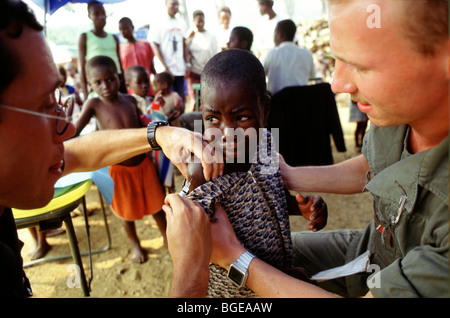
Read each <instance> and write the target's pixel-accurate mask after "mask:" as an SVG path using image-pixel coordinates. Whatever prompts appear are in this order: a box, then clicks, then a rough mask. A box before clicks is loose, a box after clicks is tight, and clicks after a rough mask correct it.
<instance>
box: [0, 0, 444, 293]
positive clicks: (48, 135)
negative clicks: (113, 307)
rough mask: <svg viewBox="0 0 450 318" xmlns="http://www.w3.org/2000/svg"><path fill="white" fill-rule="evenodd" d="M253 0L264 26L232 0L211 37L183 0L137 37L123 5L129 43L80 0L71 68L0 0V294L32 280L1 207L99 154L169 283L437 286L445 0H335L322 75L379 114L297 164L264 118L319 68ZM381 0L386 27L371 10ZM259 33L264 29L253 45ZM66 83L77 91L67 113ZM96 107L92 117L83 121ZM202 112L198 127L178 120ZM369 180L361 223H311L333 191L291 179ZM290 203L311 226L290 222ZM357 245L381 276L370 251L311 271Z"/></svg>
mask: <svg viewBox="0 0 450 318" xmlns="http://www.w3.org/2000/svg"><path fill="white" fill-rule="evenodd" d="M257 1H258V4H259V7H260V13H261V15H262V16H265V15H267V17H268V21H266V23H265V25H264V27H265V28H267V30H266V31H264V34H263V37H262V38H261V37H260V34H258V33H255V34H254V33H253V32H252V30H249V29H248V28H246V27H242V26H237V27H234V28H232V29H230V19H231V11H230V10H229V9H228V8H222V9H221V10H220V11H219V13H218V17H219V19H220V21H221V22H222V23H223V32H221V34H217V35H218V36H217V37H216V36H215V34H213V33H212V32H209V31H208V30H206V29H205V19H206V17H205V14H204V13H203V12H202V11H201V10H196V11H195V12H194V13H193V16H192V19H193V23H194V25H195V28H194V30H193V31H191V32H189V33H186V28H185V26H184V25H183V21H182V20H181V19H180V18H179V15H178V11H179V2H178V0H165V3H166V7H167V14H166V15H165V16H164V19H163V20H162V21H161V22H160V23H159V24H157V25H154V26H151V28H150V32H149V35H148V39H147V41H144V40H137V39H136V38H135V36H134V34H133V30H134V25H133V22H132V20H131V19H130V18H127V17H124V18H123V19H121V20H120V22H119V26H118V29H119V30H120V33H121V35H122V37H123V38H124V39H125V42H124V43H120V41H119V39H118V38H117V37H116V36H114V35H113V34H109V33H107V32H106V31H105V30H104V27H105V25H106V12H105V9H104V7H103V4H102V3H101V2H99V1H90V2H89V3H88V5H87V9H88V16H89V18H90V19H91V20H92V23H93V29H92V30H90V31H87V32H85V33H82V34H81V35H80V38H79V59H78V63H79V77H77V75H76V72H74V65H72V64H67V65H66V67H65V68H61V67H60V68H58V67H57V66H56V65H55V64H54V62H53V60H52V56H51V53H50V50H49V47H48V44H47V43H46V39H45V37H44V35H43V33H42V31H43V27H42V26H41V25H40V24H39V23H38V22H37V21H36V19H35V17H34V14H33V13H32V12H31V11H30V10H29V9H28V7H27V6H26V4H24V3H23V2H22V1H17V0H5V1H2V2H0V20H1V21H3V22H2V24H1V25H0V44H1V46H2V48H4V49H2V52H1V54H0V55H1V58H0V68H1V69H2V73H1V81H0V146H1V148H2V149H3V152H4V155H3V156H2V159H1V164H0V167H1V168H0V176H1V177H0V180H1V181H0V259H1V260H2V261H1V262H0V295H2V296H15V297H26V296H30V295H31V290H32V286H30V284H29V281H28V279H27V277H26V274H25V272H24V271H23V268H22V262H23V261H22V257H21V248H22V243H21V242H20V240H19V239H18V236H17V232H16V228H15V224H14V219H13V216H12V210H11V209H12V208H20V209H31V208H37V207H42V206H44V205H45V204H47V203H48V202H49V201H50V200H51V199H52V198H53V193H54V184H55V182H56V181H57V180H58V179H59V178H61V177H62V176H64V175H67V174H70V173H72V172H80V171H94V170H97V169H100V168H103V167H107V166H109V173H110V175H111V177H112V179H113V180H114V197H113V202H112V204H111V208H112V210H113V211H114V213H115V215H116V216H117V217H118V218H119V219H120V220H121V221H122V224H123V227H124V229H125V231H126V233H127V235H128V238H129V240H130V244H131V247H132V253H131V259H132V261H133V262H137V263H142V262H145V253H144V251H143V250H142V248H141V246H140V239H139V238H138V236H137V233H136V229H135V222H136V221H138V220H140V219H142V218H143V217H144V216H145V215H152V216H153V217H154V219H155V221H156V223H157V225H158V227H159V229H160V231H161V235H162V236H163V238H164V244H165V245H166V247H167V248H168V250H169V252H170V255H171V257H172V261H173V268H174V271H173V277H172V282H171V287H170V292H169V295H168V296H169V297H206V296H209V297H333V296H336V295H339V296H344V297H361V296H366V297H448V295H449V291H448V288H449V277H448V269H449V268H448V142H449V141H448V130H449V126H448V124H449V122H448V119H449V116H448V68H447V67H446V66H445V65H447V64H448V63H447V62H448V45H449V39H448V17H447V12H448V11H447V10H448V2H447V1H445V0H436V1H426V0H418V2H415V3H414V4H411V3H409V2H393V1H389V0H370V1H368V0H367V1H366V0H364V1H361V0H346V1H336V0H328V3H329V24H330V30H331V34H332V37H331V39H332V40H331V47H332V51H333V55H334V58H335V60H336V65H335V67H336V68H335V74H334V77H333V82H332V88H333V91H334V92H336V93H338V92H339V93H346V94H349V95H351V100H352V104H353V106H354V105H356V106H357V108H358V109H359V111H360V112H361V113H363V114H364V115H365V116H356V115H355V119H354V120H355V121H357V122H358V123H360V122H364V123H366V124H367V120H370V121H371V123H372V125H371V127H370V129H369V131H368V132H366V126H365V125H364V124H361V125H362V127H361V125H359V124H358V129H357V134H355V141H356V143H357V144H356V145H357V147H360V148H361V152H362V154H361V155H359V156H358V157H355V158H352V159H349V160H347V161H345V162H342V163H339V164H336V165H330V166H313V167H291V166H289V165H288V164H286V163H285V162H284V160H283V158H282V156H279V155H278V154H277V153H276V152H275V151H274V147H273V144H272V138H271V134H270V132H268V131H267V130H266V129H264V127H265V121H266V119H267V116H268V114H269V112H270V101H271V97H272V96H273V95H275V94H277V93H278V92H279V91H281V90H283V88H285V87H289V86H304V85H308V82H309V80H310V79H312V78H315V77H316V74H317V73H319V71H320V72H323V69H320V68H318V69H317V70H318V72H316V67H317V64H315V62H314V58H313V55H312V53H311V52H310V51H308V50H306V49H304V48H300V47H299V46H298V44H297V42H298V41H297V39H296V36H298V35H297V32H296V30H297V27H296V25H295V23H294V22H293V21H292V20H289V19H285V20H283V19H280V18H279V16H278V15H277V14H276V13H275V11H274V10H273V4H274V2H273V1H272V0H257ZM374 2H376V5H378V6H380V7H382V8H383V10H382V12H383V26H382V28H385V29H388V30H390V32H387V33H386V32H381V31H382V30H380V29H378V28H372V27H369V26H368V24H367V15H368V13H367V12H368V11H367V7H368V6H369V4H370V5H373V3H374ZM411 16H414V17H415V19H413V21H411V19H410V17H411ZM429 16H433V17H435V19H434V20H433V21H430V19H428V17H429ZM416 21H420V23H416ZM405 25H406V26H405ZM269 29H270V30H269ZM222 33H223V34H222ZM272 34H273V37H272ZM219 35H220V36H219ZM227 37H228V41H227V45H226V47H225V44H224V42H225V40H224V38H225V39H226V38H227ZM268 38H270V39H273V41H267V39H268ZM255 42H256V43H258V42H260V43H264V45H258V48H262V49H261V50H259V51H257V52H252V45H253V43H255ZM386 45H388V47H389V50H386V48H385V47H386ZM411 61H414V63H411ZM156 64H158V65H156ZM322 66H323V65H322ZM158 68H159V70H158ZM62 79H63V80H62ZM152 79H153V83H152V82H151V81H152ZM198 84H200V87H201V95H200V96H201V97H200V101H201V102H200V104H199V105H194V104H191V105H190V106H189V107H190V108H193V107H197V108H198V111H197V112H192V113H186V106H187V105H186V104H187V102H188V101H190V102H191V103H193V102H194V101H195V100H196V99H195V89H194V86H195V85H198ZM23 87H27V88H28V89H27V91H26V93H24V92H23ZM55 90H57V93H55ZM61 94H74V95H75V97H76V100H77V103H78V104H79V115H77V118H75V120H74V122H71V119H72V117H71V116H72V115H73V114H71V113H69V114H66V111H67V108H65V107H63V106H62V105H61V104H60V98H59V97H60V95H61ZM186 96H188V98H186ZM354 114H356V111H355V112H354ZM356 117H357V118H356ZM92 118H95V120H96V125H97V130H98V131H95V132H93V133H89V134H85V135H83V134H82V131H83V128H84V127H85V126H86V125H87V124H88V123H89V122H90V120H91V119H92ZM195 119H201V120H202V124H203V128H204V132H203V131H202V132H196V131H192V130H189V129H185V128H182V127H187V126H192V123H193V121H194V120H195ZM352 120H353V119H352ZM238 131H239V132H240V131H243V132H244V133H243V134H240V133H237V132H238ZM203 133H204V134H203ZM80 135H82V136H80ZM293 137H294V138H295V136H293ZM252 146H254V147H252ZM300 146H301V145H299V147H300ZM306 151H307V149H306ZM158 153H161V155H162V158H163V160H167V162H168V163H170V164H172V165H175V166H176V168H177V169H178V170H179V171H180V172H181V174H182V175H183V176H184V177H185V178H186V183H185V186H184V187H183V191H184V192H183V193H182V194H177V193H173V187H172V186H173V184H170V185H168V184H167V183H166V181H167V178H164V179H165V182H161V178H159V176H158V174H160V173H161V171H160V170H159V169H158V168H157V167H156V166H155V164H154V159H152V157H153V158H154V157H155V156H157V155H158ZM168 179H170V176H169V178H168ZM289 191H293V192H295V193H296V194H297V195H296V196H295V197H292V196H291V195H290V193H289ZM362 191H369V192H371V193H372V194H373V199H374V220H373V221H372V222H370V223H369V224H368V226H367V227H366V228H365V229H361V230H353V229H352V230H335V231H321V230H322V229H323V228H324V227H325V226H326V221H327V217H328V215H327V214H328V209H327V205H326V203H325V202H324V201H323V199H322V198H321V197H320V196H303V195H302V194H301V193H302V192H315V193H321V192H322V193H323V192H327V193H338V194H350V193H358V192H362ZM295 213H296V214H300V215H303V216H304V217H305V218H307V219H308V220H309V221H310V222H311V224H310V225H309V229H310V230H311V231H308V232H300V233H291V231H290V227H289V215H290V214H295ZM34 231H36V230H34ZM45 252H46V251H45V249H42V248H41V250H40V253H35V254H36V256H35V257H43V256H44V255H45ZM364 255H366V257H367V260H368V262H369V263H370V264H373V265H376V266H377V268H378V271H377V272H376V275H377V276H376V280H377V284H368V279H369V278H371V277H373V275H372V272H370V271H368V270H367V266H363V267H361V268H359V269H358V270H356V271H355V272H352V273H348V274H347V275H346V276H344V277H342V276H338V277H336V278H333V279H330V280H327V281H323V282H322V281H315V280H314V279H313V275H315V274H318V273H321V272H322V271H325V270H329V269H332V268H335V267H339V266H342V265H344V264H346V263H349V262H350V263H351V262H354V260H355V259H358V257H361V256H364ZM366 265H367V264H366ZM186 269H189V275H186Z"/></svg>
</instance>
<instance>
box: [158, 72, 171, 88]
mask: <svg viewBox="0 0 450 318" xmlns="http://www.w3.org/2000/svg"><path fill="white" fill-rule="evenodd" d="M173 81H174V78H173V76H172V74H170V73H169V72H161V73H158V74H156V75H155V82H162V83H167V84H168V86H169V87H171V86H172V84H173Z"/></svg>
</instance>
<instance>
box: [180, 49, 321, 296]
mask: <svg viewBox="0 0 450 318" xmlns="http://www.w3.org/2000/svg"><path fill="white" fill-rule="evenodd" d="M201 85H202V105H203V109H202V112H203V122H204V126H205V134H204V139H205V140H206V141H208V142H214V143H215V153H216V155H219V156H221V155H223V160H224V162H225V166H224V174H223V175H222V176H221V177H219V178H217V179H214V180H212V181H210V182H205V180H204V179H203V176H202V167H201V164H200V163H197V162H200V161H196V160H193V161H192V162H191V163H190V164H189V167H188V181H190V186H189V189H190V191H191V192H190V193H189V194H188V198H189V199H192V200H193V201H194V202H197V203H200V204H201V205H202V207H203V208H204V209H205V211H206V213H207V214H208V215H209V216H210V217H212V216H213V215H214V212H215V207H214V205H215V203H220V204H222V206H223V207H224V209H225V211H226V212H227V214H228V218H229V220H230V223H231V225H232V226H233V229H234V231H235V233H236V235H237V237H238V239H239V241H240V242H241V243H242V244H243V245H244V246H245V248H246V249H247V250H248V251H250V252H251V253H253V254H254V255H256V256H257V257H258V258H260V259H262V260H264V261H265V262H267V263H269V264H271V265H273V266H275V267H277V268H278V269H280V270H282V271H284V272H286V273H288V274H290V275H293V276H297V277H298V278H300V279H304V280H307V281H309V278H308V276H307V275H306V274H305V272H304V270H303V269H299V268H294V267H293V249H292V241H291V231H290V225H289V212H291V214H292V213H293V212H295V213H296V214H303V216H304V217H305V218H307V219H309V220H312V219H311V216H312V215H314V214H315V216H317V217H314V221H312V223H311V224H310V227H309V228H310V229H312V230H313V231H315V230H319V229H321V228H323V227H324V226H325V224H326V218H327V217H326V214H327V208H326V205H324V202H323V200H322V198H321V197H319V196H311V197H303V196H302V195H301V194H298V195H297V197H296V199H297V201H295V200H294V201H291V197H290V196H289V195H288V193H287V191H286V190H285V188H284V185H283V180H282V177H281V172H280V166H279V162H278V154H277V153H276V151H275V148H274V145H273V143H272V135H271V134H270V133H269V132H268V131H267V130H266V129H264V123H265V119H266V118H267V116H268V112H269V109H270V98H269V96H268V93H267V88H266V81H265V72H264V68H263V66H262V65H261V63H260V62H259V60H258V59H257V58H256V57H255V56H254V55H253V54H252V53H250V52H248V51H246V50H241V49H230V50H226V51H223V52H221V53H219V54H217V55H216V56H215V57H213V58H212V59H211V60H210V62H209V63H208V64H207V65H206V67H205V69H204V71H203V73H202V78H201ZM239 131H241V133H242V134H243V135H244V136H243V137H242V138H239V137H236V135H238V134H239ZM217 132H220V133H221V135H220V136H215V135H214V134H216V133H217ZM193 159H195V158H193ZM218 159H220V157H219V158H218ZM292 203H293V204H292ZM290 204H291V206H289V205H290ZM208 296H209V297H256V296H257V295H256V294H255V293H253V292H252V291H251V290H250V289H248V288H247V287H245V286H243V287H237V286H236V285H235V284H234V283H233V282H231V280H229V279H228V278H227V271H226V270H225V269H223V268H221V267H220V266H217V265H214V264H211V265H210V279H209V288H208Z"/></svg>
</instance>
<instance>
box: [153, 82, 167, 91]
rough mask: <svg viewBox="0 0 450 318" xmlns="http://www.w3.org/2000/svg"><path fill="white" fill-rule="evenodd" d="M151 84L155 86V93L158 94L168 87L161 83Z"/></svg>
mask: <svg viewBox="0 0 450 318" xmlns="http://www.w3.org/2000/svg"><path fill="white" fill-rule="evenodd" d="M153 84H154V85H155V91H156V92H160V91H166V90H167V89H168V88H169V85H167V83H166V82H163V81H157V80H155V81H154V82H153Z"/></svg>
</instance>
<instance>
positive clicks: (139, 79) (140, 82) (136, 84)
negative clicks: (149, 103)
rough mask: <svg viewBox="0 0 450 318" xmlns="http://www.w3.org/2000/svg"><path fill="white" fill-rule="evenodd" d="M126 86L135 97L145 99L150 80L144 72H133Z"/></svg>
mask: <svg viewBox="0 0 450 318" xmlns="http://www.w3.org/2000/svg"><path fill="white" fill-rule="evenodd" d="M127 84H128V87H129V88H130V89H131V90H132V91H133V92H134V93H135V94H136V95H138V96H141V97H146V96H147V95H148V92H149V90H150V79H149V77H148V75H147V73H144V72H135V73H134V74H133V76H132V77H131V81H130V82H129V83H127Z"/></svg>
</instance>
